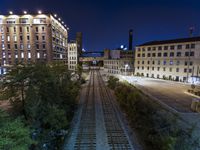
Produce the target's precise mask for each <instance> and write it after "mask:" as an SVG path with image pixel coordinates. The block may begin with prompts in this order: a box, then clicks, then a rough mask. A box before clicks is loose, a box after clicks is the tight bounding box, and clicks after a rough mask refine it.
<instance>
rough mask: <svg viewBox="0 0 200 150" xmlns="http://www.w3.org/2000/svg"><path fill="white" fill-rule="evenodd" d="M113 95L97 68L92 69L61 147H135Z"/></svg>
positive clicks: (124, 149)
mask: <svg viewBox="0 0 200 150" xmlns="http://www.w3.org/2000/svg"><path fill="white" fill-rule="evenodd" d="M112 98H113V97H112V96H111V94H110V91H109V90H108V89H107V87H106V86H105V84H104V82H103V80H102V78H101V75H100V73H99V71H91V74H90V80H89V83H88V85H87V86H86V88H83V89H82V91H81V99H80V107H79V109H78V112H77V114H76V116H75V118H74V121H73V124H72V129H71V132H70V134H69V136H68V137H67V138H66V143H65V146H64V150H88V149H90V150H134V149H136V148H135V147H134V144H133V143H134V142H135V141H134V142H133V141H132V140H131V139H132V138H131V137H130V134H129V133H130V132H129V131H128V129H127V128H128V127H127V124H126V125H125V124H124V122H123V121H122V116H121V115H119V114H120V112H119V110H118V109H117V108H116V105H115V104H114V102H113V101H112ZM123 120H124V118H123Z"/></svg>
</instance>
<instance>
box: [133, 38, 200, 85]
mask: <svg viewBox="0 0 200 150" xmlns="http://www.w3.org/2000/svg"><path fill="white" fill-rule="evenodd" d="M199 73H200V37H193V38H183V39H174V40H165V41H153V42H148V43H144V44H142V45H139V46H137V47H136V51H135V75H141V76H146V77H153V78H163V79H169V80H176V81H189V80H191V79H195V80H198V78H199ZM193 82H194V81H193Z"/></svg>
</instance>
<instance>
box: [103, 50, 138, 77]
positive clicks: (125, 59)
mask: <svg viewBox="0 0 200 150" xmlns="http://www.w3.org/2000/svg"><path fill="white" fill-rule="evenodd" d="M103 63H104V72H105V73H108V74H121V75H132V74H133V71H134V51H125V50H104V62H103Z"/></svg>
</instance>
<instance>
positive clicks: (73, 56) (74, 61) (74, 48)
mask: <svg viewBox="0 0 200 150" xmlns="http://www.w3.org/2000/svg"><path fill="white" fill-rule="evenodd" d="M78 56H79V54H78V45H77V42H76V41H75V42H70V43H69V44H68V69H69V70H74V71H75V70H76V68H77V65H78V61H79V57H78Z"/></svg>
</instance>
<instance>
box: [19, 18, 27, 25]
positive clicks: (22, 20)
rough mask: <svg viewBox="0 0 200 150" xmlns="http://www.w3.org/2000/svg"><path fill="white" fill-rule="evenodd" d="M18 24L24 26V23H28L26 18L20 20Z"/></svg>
mask: <svg viewBox="0 0 200 150" xmlns="http://www.w3.org/2000/svg"><path fill="white" fill-rule="evenodd" d="M19 22H20V23H22V24H26V23H28V18H20V19H19Z"/></svg>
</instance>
